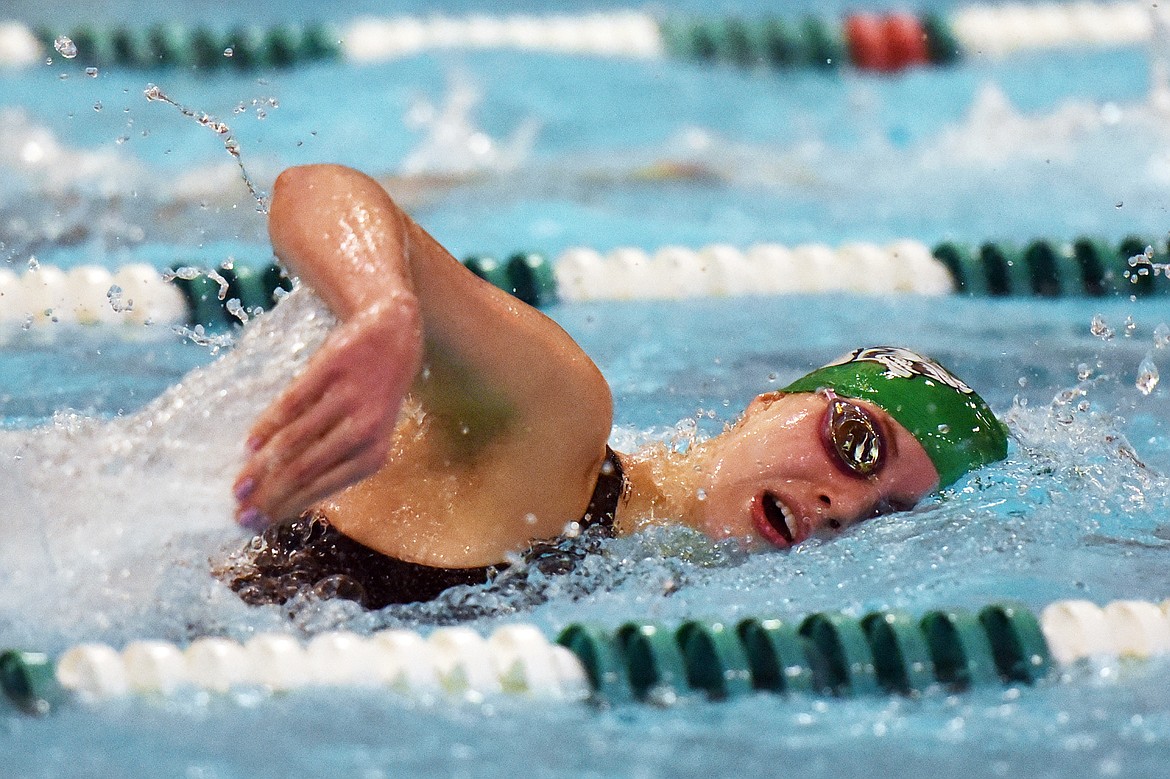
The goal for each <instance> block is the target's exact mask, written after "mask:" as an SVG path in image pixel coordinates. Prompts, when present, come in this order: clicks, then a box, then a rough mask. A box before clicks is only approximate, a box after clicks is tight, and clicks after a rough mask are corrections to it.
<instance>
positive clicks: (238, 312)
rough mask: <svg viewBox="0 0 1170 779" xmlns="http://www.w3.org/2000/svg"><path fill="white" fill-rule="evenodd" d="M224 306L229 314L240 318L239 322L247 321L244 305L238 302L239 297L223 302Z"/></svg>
mask: <svg viewBox="0 0 1170 779" xmlns="http://www.w3.org/2000/svg"><path fill="white" fill-rule="evenodd" d="M224 308H225V309H226V310H227V312H228V313H229V314H231V315H232V316H234V317H235V318H236V319H238V320H240V321H241V322H244V323H247V321H248V312H247V311H245V310H244V305H243V304H242V303H241V302H240V299H239V298H232V299H231V300H229V301H228V302H227V303H225V304H224Z"/></svg>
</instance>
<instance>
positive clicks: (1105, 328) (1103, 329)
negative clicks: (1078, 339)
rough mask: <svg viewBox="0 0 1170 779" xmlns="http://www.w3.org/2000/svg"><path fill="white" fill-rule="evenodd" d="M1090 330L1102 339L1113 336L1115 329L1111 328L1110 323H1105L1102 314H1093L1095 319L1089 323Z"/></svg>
mask: <svg viewBox="0 0 1170 779" xmlns="http://www.w3.org/2000/svg"><path fill="white" fill-rule="evenodd" d="M1089 332H1090V333H1092V334H1093V335H1095V336H1097V337H1098V338H1100V339H1101V340H1102V341H1108V340H1110V339H1111V338H1113V331H1112V330H1110V329H1109V325H1107V324H1105V318H1104V317H1103V316H1101V315H1100V314H1094V315H1093V321H1092V322H1090V323H1089Z"/></svg>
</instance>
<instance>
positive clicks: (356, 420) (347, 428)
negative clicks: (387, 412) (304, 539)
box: [256, 414, 393, 517]
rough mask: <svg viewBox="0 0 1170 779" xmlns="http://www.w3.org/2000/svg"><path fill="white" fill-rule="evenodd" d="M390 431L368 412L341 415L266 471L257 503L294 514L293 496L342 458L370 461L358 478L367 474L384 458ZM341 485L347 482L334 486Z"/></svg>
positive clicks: (277, 513)
mask: <svg viewBox="0 0 1170 779" xmlns="http://www.w3.org/2000/svg"><path fill="white" fill-rule="evenodd" d="M392 420H393V418H391V421H392ZM391 430H392V427H391V426H390V425H387V424H386V423H385V422H383V421H380V420H379V419H378V418H377V417H374V416H373V415H370V414H366V415H364V417H354V416H351V415H345V414H343V415H341V416H340V417H339V418H338V420H337V423H336V424H335V425H333V426H332V427H331V428H330V429H329V430H328V431H327V432H326V433H325V434H324V435H323V436H321V437H319V438H318V439H316V440H314V441H311V442H309V443H308V444H307V445H306V446H305V447H303V448H302V449H299V450H292V453H291V456H290V457H289V459H288V460H286V461H284V462H282V463H281V465H280V466H279V467H277V468H274V469H271V470H270V471H269V472H268V473H267V474H266V478H265V479H264V482H263V484H262V485H261V486H260V487H259V489H258V490H257V495H256V502H257V503H258V504H259V505H262V506H265V507H266V508H267V510H268V513H269V514H270V515H272V516H277V517H283V516H286V515H291V513H294V511H295V508H296V507H295V506H293V504H295V503H296V500H295V496H296V495H297V494H298V493H300V492H303V491H305V487H306V485H310V486H311V485H312V484H313V483H314V482H315V481H316V480H317V479H319V478H320V476H321V474H323V473H326V472H329V471H331V470H333V469H334V468H336V467H337V466H338V465H339V464H340V463H341V462H342V461H345V460H356V461H359V462H362V461H369V463H370V465H369V466H368V468H367V469H365V470H364V472H362V473H360V474H358V476H357V478H362V477H364V476H368V475H370V473H372V472H374V471H376V470H377V469H378V467H380V466H381V464H382V463H383V462H384V461H385V457H386V451H387V450H388V449H389V438H390V436H389V434H390V432H391ZM344 486H348V483H347V484H342V485H338V486H337V487H335V489H340V488H341V487H344ZM328 494H330V493H326V494H324V495H321V496H319V497H327V496H328ZM290 506H293V507H292V508H290Z"/></svg>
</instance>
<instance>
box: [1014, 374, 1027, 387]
mask: <svg viewBox="0 0 1170 779" xmlns="http://www.w3.org/2000/svg"><path fill="white" fill-rule="evenodd" d="M1016 383H1017V384H1019V385H1020V386H1021V387H1027V386H1028V377H1026V376H1021V377H1020V378H1018V379H1017V380H1016Z"/></svg>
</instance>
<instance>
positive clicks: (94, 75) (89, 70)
mask: <svg viewBox="0 0 1170 779" xmlns="http://www.w3.org/2000/svg"><path fill="white" fill-rule="evenodd" d="M85 75H87V76H89V77H90V78H97V77H98V69H97V68H92V67H91V68H86V69H85Z"/></svg>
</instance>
